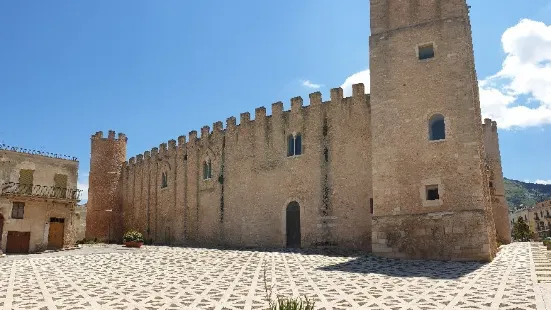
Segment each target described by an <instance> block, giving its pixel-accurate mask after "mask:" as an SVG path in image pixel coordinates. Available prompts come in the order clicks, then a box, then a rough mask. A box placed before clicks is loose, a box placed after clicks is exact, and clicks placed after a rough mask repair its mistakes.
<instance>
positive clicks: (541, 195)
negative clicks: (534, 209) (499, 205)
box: [505, 178, 551, 210]
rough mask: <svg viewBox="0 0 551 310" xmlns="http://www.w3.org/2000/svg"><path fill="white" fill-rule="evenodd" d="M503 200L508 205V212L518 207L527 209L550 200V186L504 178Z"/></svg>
mask: <svg viewBox="0 0 551 310" xmlns="http://www.w3.org/2000/svg"><path fill="white" fill-rule="evenodd" d="M505 198H506V199H507V202H508V203H509V210H515V209H517V208H519V206H520V205H523V206H524V207H529V206H532V205H534V204H536V203H538V202H540V201H544V200H549V199H551V184H550V185H543V184H534V183H526V182H521V181H517V180H510V179H507V178H505Z"/></svg>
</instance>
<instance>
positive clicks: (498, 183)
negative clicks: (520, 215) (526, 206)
mask: <svg viewBox="0 0 551 310" xmlns="http://www.w3.org/2000/svg"><path fill="white" fill-rule="evenodd" d="M482 129H483V132H484V150H485V154H486V163H487V165H488V168H489V187H490V194H491V195H490V196H491V201H492V212H493V216H494V222H495V229H496V235H497V240H498V241H499V242H501V243H504V244H507V243H510V242H511V227H510V222H509V206H508V204H507V200H506V199H505V184H504V182H503V170H502V167H501V154H500V151H499V138H498V134H497V123H496V122H495V121H492V120H491V119H488V118H486V119H484V124H482Z"/></svg>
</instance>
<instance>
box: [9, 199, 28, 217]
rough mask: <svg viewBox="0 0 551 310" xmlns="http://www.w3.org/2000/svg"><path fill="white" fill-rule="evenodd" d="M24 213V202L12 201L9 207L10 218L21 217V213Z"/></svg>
mask: <svg viewBox="0 0 551 310" xmlns="http://www.w3.org/2000/svg"><path fill="white" fill-rule="evenodd" d="M24 213H25V203H24V202H14V203H13V206H12V208H11V218H12V219H22V218H23V214H24Z"/></svg>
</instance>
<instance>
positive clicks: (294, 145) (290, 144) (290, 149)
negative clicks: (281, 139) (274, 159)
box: [287, 133, 302, 157]
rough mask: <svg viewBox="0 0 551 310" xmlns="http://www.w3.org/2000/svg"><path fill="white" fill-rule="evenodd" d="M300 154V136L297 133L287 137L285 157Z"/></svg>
mask: <svg viewBox="0 0 551 310" xmlns="http://www.w3.org/2000/svg"><path fill="white" fill-rule="evenodd" d="M301 154H302V136H301V135H300V134H299V133H298V134H295V135H289V136H288V137H287V156H288V157H291V156H297V155H301Z"/></svg>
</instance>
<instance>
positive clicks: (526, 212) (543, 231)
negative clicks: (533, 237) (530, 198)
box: [509, 200, 551, 238]
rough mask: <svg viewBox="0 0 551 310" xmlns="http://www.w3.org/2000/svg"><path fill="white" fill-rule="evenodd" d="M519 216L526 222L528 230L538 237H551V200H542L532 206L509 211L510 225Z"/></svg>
mask: <svg viewBox="0 0 551 310" xmlns="http://www.w3.org/2000/svg"><path fill="white" fill-rule="evenodd" d="M521 217H522V218H523V219H524V221H525V222H527V223H528V225H529V226H530V230H531V231H533V232H535V233H536V234H537V235H538V236H539V237H540V238H545V237H551V200H546V201H542V202H539V203H537V204H535V205H534V206H532V207H528V208H525V209H521V210H517V211H515V212H511V213H510V214H509V221H510V222H511V227H513V225H514V224H515V222H517V221H518V220H519V218H521ZM511 229H512V228H511Z"/></svg>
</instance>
